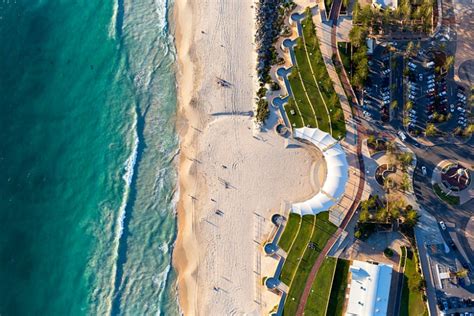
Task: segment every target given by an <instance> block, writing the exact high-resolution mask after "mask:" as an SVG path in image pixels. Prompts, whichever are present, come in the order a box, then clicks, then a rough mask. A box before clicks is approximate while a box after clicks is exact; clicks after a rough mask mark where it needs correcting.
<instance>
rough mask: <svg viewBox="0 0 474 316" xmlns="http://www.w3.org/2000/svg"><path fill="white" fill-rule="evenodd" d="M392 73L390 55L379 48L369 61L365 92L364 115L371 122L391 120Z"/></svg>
mask: <svg viewBox="0 0 474 316" xmlns="http://www.w3.org/2000/svg"><path fill="white" fill-rule="evenodd" d="M390 72H391V69H390V54H389V53H388V51H387V50H386V49H385V47H382V46H377V47H376V49H375V51H374V54H373V55H372V57H371V58H370V60H369V76H368V80H367V84H366V88H365V89H364V91H363V103H362V109H363V111H362V113H363V115H364V116H365V117H366V119H367V120H369V121H372V120H381V121H383V122H387V121H388V119H389V114H388V113H389V106H390V102H391V100H392V96H391V91H390Z"/></svg>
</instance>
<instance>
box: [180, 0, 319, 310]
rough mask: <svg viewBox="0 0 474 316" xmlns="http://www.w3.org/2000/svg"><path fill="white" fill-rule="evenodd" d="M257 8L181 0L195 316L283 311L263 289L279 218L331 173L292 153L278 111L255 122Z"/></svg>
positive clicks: (185, 290)
mask: <svg viewBox="0 0 474 316" xmlns="http://www.w3.org/2000/svg"><path fill="white" fill-rule="evenodd" d="M253 5H254V3H253V1H252V0H228V1H214V0H209V1H199V2H197V1H194V2H193V1H189V0H177V1H176V3H175V19H176V45H177V49H178V59H179V69H178V96H179V111H178V112H179V114H178V119H177V127H178V132H179V135H180V147H181V151H180V164H179V186H180V188H179V189H180V200H179V205H178V240H177V243H176V248H175V251H174V266H175V267H176V269H177V271H178V292H179V301H180V306H181V308H182V311H183V313H184V314H185V315H242V314H250V315H261V314H264V313H268V312H269V311H270V310H271V309H272V308H273V307H274V303H275V301H271V300H267V299H266V295H268V294H266V293H265V292H266V290H265V289H264V288H263V286H262V285H261V284H262V278H263V277H265V276H268V274H267V273H269V272H267V270H266V265H267V263H266V261H265V260H267V259H265V258H262V257H263V253H262V251H261V248H262V243H263V242H264V241H265V240H266V238H268V235H269V232H270V231H271V229H272V223H271V221H270V217H271V215H272V214H274V213H284V214H285V215H287V212H288V209H287V206H288V205H289V203H290V202H294V201H301V200H304V199H306V198H308V197H309V196H311V195H312V194H314V193H315V192H316V191H317V189H318V186H319V184H318V183H317V182H318V181H316V180H315V179H316V178H318V177H319V176H316V174H320V173H321V170H322V169H324V168H320V167H321V166H320V159H319V158H320V154H319V153H317V152H315V151H312V150H308V149H305V148H301V147H298V146H294V147H293V146H290V148H287V147H286V145H287V143H286V139H284V138H282V137H280V136H278V135H277V134H276V133H275V132H274V125H275V122H276V120H277V116H276V115H275V112H274V111H272V114H271V116H270V119H269V120H268V122H267V125H266V126H265V127H264V128H262V129H259V128H257V127H256V126H255V123H254V119H253V118H252V117H250V115H249V111H253V110H254V103H255V91H256V89H257V87H258V84H257V79H256V70H255V67H256V53H255V45H254V34H255V9H254V7H253ZM217 77H219V78H222V79H224V80H226V81H228V82H229V83H230V86H229V87H222V86H220V85H218V84H217V82H216V81H217ZM216 211H219V212H217V213H220V214H217V213H216ZM270 264H272V263H270ZM274 265H275V266H276V261H275V263H274ZM268 271H271V269H269V270H268ZM272 295H273V294H272Z"/></svg>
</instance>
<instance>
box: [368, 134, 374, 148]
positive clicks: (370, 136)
mask: <svg viewBox="0 0 474 316" xmlns="http://www.w3.org/2000/svg"><path fill="white" fill-rule="evenodd" d="M367 143H368V144H370V145H372V146H373V147H375V136H374V135H369V137H368V138H367Z"/></svg>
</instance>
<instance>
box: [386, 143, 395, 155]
mask: <svg viewBox="0 0 474 316" xmlns="http://www.w3.org/2000/svg"><path fill="white" fill-rule="evenodd" d="M396 150H397V145H396V144H395V142H394V141H388V142H387V152H388V153H390V154H394V153H395V151H396Z"/></svg>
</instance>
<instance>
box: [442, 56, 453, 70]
mask: <svg viewBox="0 0 474 316" xmlns="http://www.w3.org/2000/svg"><path fill="white" fill-rule="evenodd" d="M453 64H454V56H452V55H450V56H448V57H446V60H445V62H444V69H445V70H446V71H448V69H449V68H451V66H452V65H453Z"/></svg>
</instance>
